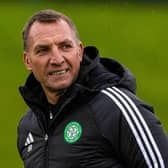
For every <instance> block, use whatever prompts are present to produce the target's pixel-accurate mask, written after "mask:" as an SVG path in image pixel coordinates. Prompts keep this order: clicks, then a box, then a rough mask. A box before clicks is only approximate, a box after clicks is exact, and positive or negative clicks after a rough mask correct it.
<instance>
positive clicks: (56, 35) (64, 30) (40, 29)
mask: <svg viewBox="0 0 168 168" xmlns="http://www.w3.org/2000/svg"><path fill="white" fill-rule="evenodd" d="M63 38H66V39H67V38H68V39H69V40H74V38H75V33H74V32H73V30H72V29H71V28H70V26H69V25H68V24H67V23H66V22H65V21H64V20H59V21H57V22H51V23H41V22H37V21H36V22H34V24H33V25H32V27H31V28H30V31H29V39H30V42H31V43H36V42H38V41H42V40H49V39H55V40H62V39H63Z"/></svg>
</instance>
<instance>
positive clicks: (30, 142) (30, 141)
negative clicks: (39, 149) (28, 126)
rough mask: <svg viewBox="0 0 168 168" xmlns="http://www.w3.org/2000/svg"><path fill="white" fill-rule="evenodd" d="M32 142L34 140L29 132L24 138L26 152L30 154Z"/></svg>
mask: <svg viewBox="0 0 168 168" xmlns="http://www.w3.org/2000/svg"><path fill="white" fill-rule="evenodd" d="M33 142H34V138H33V136H32V133H31V132H29V133H28V136H27V138H26V142H25V146H27V152H31V151H32V149H33V145H32V143H33Z"/></svg>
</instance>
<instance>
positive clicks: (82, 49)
mask: <svg viewBox="0 0 168 168" xmlns="http://www.w3.org/2000/svg"><path fill="white" fill-rule="evenodd" d="M83 52H84V47H83V44H82V42H81V41H80V42H79V57H80V61H82V59H83Z"/></svg>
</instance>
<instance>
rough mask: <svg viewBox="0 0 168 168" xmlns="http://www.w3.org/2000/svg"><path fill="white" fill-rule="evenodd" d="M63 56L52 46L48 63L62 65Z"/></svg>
mask: <svg viewBox="0 0 168 168" xmlns="http://www.w3.org/2000/svg"><path fill="white" fill-rule="evenodd" d="M64 61H65V60H64V56H63V53H62V52H61V51H59V48H58V47H56V46H54V47H53V48H52V51H51V58H50V64H52V65H62V64H63V63H64Z"/></svg>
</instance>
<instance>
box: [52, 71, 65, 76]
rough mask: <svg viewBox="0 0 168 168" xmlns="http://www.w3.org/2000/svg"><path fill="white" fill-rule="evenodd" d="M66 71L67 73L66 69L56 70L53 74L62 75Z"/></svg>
mask: <svg viewBox="0 0 168 168" xmlns="http://www.w3.org/2000/svg"><path fill="white" fill-rule="evenodd" d="M64 73H66V70H62V71H55V72H53V73H52V75H62V74H64Z"/></svg>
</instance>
